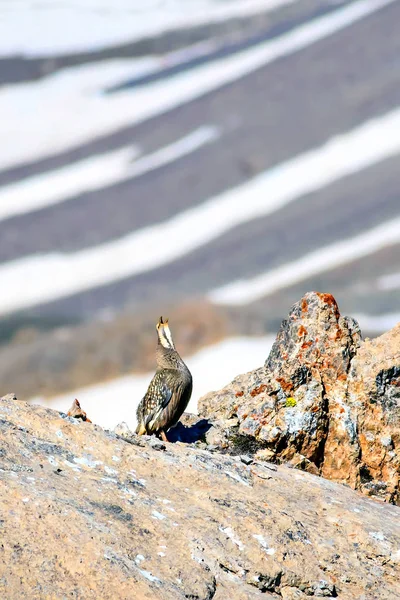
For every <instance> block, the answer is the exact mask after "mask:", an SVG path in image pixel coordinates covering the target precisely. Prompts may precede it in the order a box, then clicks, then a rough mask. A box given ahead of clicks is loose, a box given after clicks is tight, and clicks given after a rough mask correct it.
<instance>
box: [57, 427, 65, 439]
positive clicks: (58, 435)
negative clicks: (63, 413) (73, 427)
mask: <svg viewBox="0 0 400 600" xmlns="http://www.w3.org/2000/svg"><path fill="white" fill-rule="evenodd" d="M56 436H57V437H59V438H63V437H64V434H63V432H62V431H61V429H59V430H58V431H56Z"/></svg>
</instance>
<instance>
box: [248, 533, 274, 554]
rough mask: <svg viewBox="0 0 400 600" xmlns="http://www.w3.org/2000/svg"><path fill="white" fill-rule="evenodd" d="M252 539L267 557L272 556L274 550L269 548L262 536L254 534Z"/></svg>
mask: <svg viewBox="0 0 400 600" xmlns="http://www.w3.org/2000/svg"><path fill="white" fill-rule="evenodd" d="M253 538H254V539H256V540H257V542H258V543H259V544H260V546H261V548H262V549H263V550H264V552H265V554H268V555H269V556H272V555H273V554H275V548H270V547H269V544H268V542H267V540H266V539H265V537H264V536H263V535H261V533H255V534H254V535H253Z"/></svg>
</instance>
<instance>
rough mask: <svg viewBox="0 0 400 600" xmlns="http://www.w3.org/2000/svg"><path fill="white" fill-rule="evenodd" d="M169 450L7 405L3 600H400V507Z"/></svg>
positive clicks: (0, 565) (0, 416) (270, 469)
mask: <svg viewBox="0 0 400 600" xmlns="http://www.w3.org/2000/svg"><path fill="white" fill-rule="evenodd" d="M135 437H137V436H135ZM165 446H166V449H165V450H164V451H163V452H160V451H156V450H154V449H153V448H152V447H151V444H150V443H149V440H145V441H144V445H143V446H138V445H135V444H134V443H131V442H129V441H125V440H124V439H122V438H121V437H119V436H118V435H117V434H115V433H110V432H106V431H103V430H102V429H101V428H100V427H98V426H96V425H93V424H89V423H87V422H83V421H82V420H80V419H71V418H63V417H62V416H61V415H60V413H58V412H56V411H52V410H49V409H45V408H42V407H38V406H31V405H28V404H26V403H21V404H20V403H18V404H16V403H15V402H13V401H10V400H1V401H0V448H1V450H0V480H1V483H2V485H0V515H1V517H0V526H1V545H0V597H1V598H7V600H23V599H26V600H42V599H43V598H54V599H58V598H59V599H62V598H67V597H68V598H77V599H78V598H84V599H85V600H91V599H96V600H97V599H99V598H101V599H102V600H111V599H112V600H119V599H121V600H128V599H129V600H130V599H131V598H135V599H136V600H142V599H143V600H146V599H147V600H179V599H182V600H183V599H185V598H186V599H188V598H192V599H197V600H211V599H214V600H226V598H230V599H231V600H244V599H253V600H256V599H257V598H260V600H261V599H265V600H267V599H269V598H271V599H273V598H274V599H276V600H279V599H280V598H286V600H296V599H302V598H307V597H310V596H314V597H321V596H322V597H325V598H326V597H328V598H329V597H338V598H339V599H340V598H342V599H343V600H360V599H361V598H362V599H363V600H374V599H376V598H379V599H380V600H394V599H395V598H397V597H398V581H399V576H400V520H399V514H400V513H399V509H398V508H397V507H394V506H391V505H388V504H387V505H384V504H379V503H376V502H374V501H372V500H371V499H369V498H366V497H363V496H362V495H361V494H357V493H356V492H354V491H352V490H350V489H349V488H346V487H343V486H340V485H338V484H335V483H332V482H330V481H327V480H325V479H322V478H319V477H314V476H312V475H309V474H308V473H304V472H299V471H295V470H293V469H289V468H287V467H285V466H278V467H277V466H275V465H268V463H263V462H260V461H257V460H254V462H253V463H252V464H249V465H246V464H245V463H243V462H242V461H241V460H240V458H239V457H235V456H230V455H222V454H216V453H210V452H208V451H205V450H201V449H198V448H195V447H192V446H187V445H185V444H182V443H178V444H172V443H168V444H165Z"/></svg>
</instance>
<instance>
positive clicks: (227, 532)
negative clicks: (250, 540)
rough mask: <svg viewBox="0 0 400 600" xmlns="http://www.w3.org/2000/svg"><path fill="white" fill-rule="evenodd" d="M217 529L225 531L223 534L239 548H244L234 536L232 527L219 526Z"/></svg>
mask: <svg viewBox="0 0 400 600" xmlns="http://www.w3.org/2000/svg"><path fill="white" fill-rule="evenodd" d="M219 530H220V531H222V533H225V535H227V536H228V538H229V539H230V540H232V542H233V543H234V544H236V546H237V547H238V548H239V550H244V544H242V542H241V541H240V540H239V538H238V537H236V535H235V532H234V531H233V529H232V527H220V528H219Z"/></svg>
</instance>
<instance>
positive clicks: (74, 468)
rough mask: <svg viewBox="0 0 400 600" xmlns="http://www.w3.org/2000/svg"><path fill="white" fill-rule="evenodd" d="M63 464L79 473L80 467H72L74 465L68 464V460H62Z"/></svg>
mask: <svg viewBox="0 0 400 600" xmlns="http://www.w3.org/2000/svg"><path fill="white" fill-rule="evenodd" d="M64 464H65V465H67V467H70V468H71V469H73V470H74V471H78V472H79V471H80V467H78V466H77V465H74V463H72V462H70V461H69V460H64Z"/></svg>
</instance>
